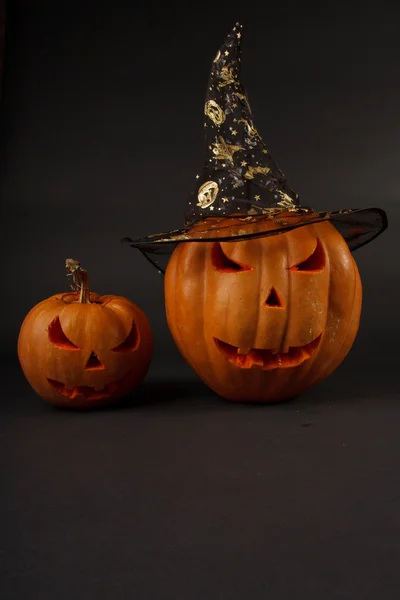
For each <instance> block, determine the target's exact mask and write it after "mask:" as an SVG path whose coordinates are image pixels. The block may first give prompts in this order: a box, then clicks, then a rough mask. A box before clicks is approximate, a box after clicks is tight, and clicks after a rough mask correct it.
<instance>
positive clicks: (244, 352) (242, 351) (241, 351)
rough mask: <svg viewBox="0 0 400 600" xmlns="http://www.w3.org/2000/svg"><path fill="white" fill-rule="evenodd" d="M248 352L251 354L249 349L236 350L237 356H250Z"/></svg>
mask: <svg viewBox="0 0 400 600" xmlns="http://www.w3.org/2000/svg"><path fill="white" fill-rule="evenodd" d="M250 352H251V348H238V349H237V353H238V354H250Z"/></svg>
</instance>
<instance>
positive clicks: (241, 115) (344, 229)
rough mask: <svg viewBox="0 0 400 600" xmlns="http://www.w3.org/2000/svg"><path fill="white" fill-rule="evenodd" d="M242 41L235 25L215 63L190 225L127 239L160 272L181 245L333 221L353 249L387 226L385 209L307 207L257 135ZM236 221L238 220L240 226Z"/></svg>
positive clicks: (187, 214) (186, 222) (263, 234)
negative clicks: (243, 70)
mask: <svg viewBox="0 0 400 600" xmlns="http://www.w3.org/2000/svg"><path fill="white" fill-rule="evenodd" d="M242 35H243V27H242V25H241V24H239V23H236V25H235V26H234V27H233V29H232V31H231V32H230V33H229V35H228V36H227V37H226V39H225V42H224V44H223V45H222V47H221V48H220V50H219V51H218V52H217V55H216V56H215V58H214V60H213V63H212V67H211V74H210V78H209V82H208V87H207V93H206V98H205V104H204V115H205V120H204V130H205V157H204V165H203V168H202V171H201V173H200V174H198V175H196V185H195V189H194V190H193V192H192V193H191V195H190V196H189V199H188V202H187V207H186V211H185V215H184V224H183V226H182V227H181V228H178V229H173V230H171V231H168V232H165V233H159V234H153V235H147V236H145V237H141V238H138V239H135V240H132V239H131V238H129V237H125V238H123V240H122V242H123V243H125V244H128V245H129V246H131V247H133V248H137V249H139V250H140V251H141V252H143V254H144V255H145V257H146V258H147V259H149V260H150V262H152V263H153V264H154V266H156V268H157V269H158V270H159V271H161V272H164V271H165V265H166V263H167V262H168V258H169V256H170V255H171V253H172V251H173V250H174V248H175V247H176V245H177V244H179V243H187V242H196V243H200V242H210V241H233V240H235V241H240V240H243V239H251V238H255V237H266V236H271V235H277V234H282V233H284V232H287V231H290V230H292V229H294V228H297V227H303V226H305V225H309V224H312V223H318V222H321V221H326V220H328V221H331V222H332V224H333V225H335V227H336V228H337V229H338V230H339V232H340V233H341V235H342V236H343V237H344V239H345V240H346V242H347V244H348V246H349V248H350V250H352V251H353V250H356V249H357V248H360V247H361V246H363V245H365V244H367V243H369V242H371V241H372V240H373V239H374V238H376V237H377V236H378V235H380V234H381V233H382V232H383V231H384V230H385V229H386V228H387V217H386V213H385V211H384V210H383V209H381V208H353V209H352V208H347V209H341V210H336V211H319V212H317V211H314V210H313V209H311V208H307V207H303V206H301V205H300V201H299V196H298V194H297V193H296V192H294V191H293V190H292V189H291V188H290V187H289V185H288V183H287V181H286V177H285V175H284V174H283V173H282V171H281V170H280V169H279V168H278V166H277V165H276V163H275V162H274V160H273V158H272V156H271V154H270V153H269V151H268V149H267V148H266V146H265V144H264V142H263V140H262V138H261V136H260V134H259V132H258V131H257V129H256V126H255V123H254V119H253V116H252V112H251V109H250V104H249V101H248V98H247V94H246V91H245V89H244V87H243V85H242V83H241V81H240V72H241V41H242ZM161 201H162V199H160V202H161ZM238 215H240V220H241V221H243V222H245V223H246V225H248V224H251V223H252V222H254V223H257V227H256V228H255V229H257V231H253V232H251V231H250V232H249V228H248V227H247V226H246V232H245V233H244V232H243V231H244V230H243V226H242V225H241V223H240V222H238V221H237V217H238ZM230 217H235V225H234V226H233V227H232V224H229V218H230ZM271 221H272V227H271ZM262 223H265V230H263V227H262ZM202 224H204V226H202ZM228 227H229V232H227V228H228ZM250 229H251V228H250Z"/></svg>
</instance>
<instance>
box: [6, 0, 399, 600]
mask: <svg viewBox="0 0 400 600" xmlns="http://www.w3.org/2000/svg"><path fill="white" fill-rule="evenodd" d="M393 5H394V3H393ZM399 17H400V10H399V9H398V8H393V6H392V5H391V3H388V2H380V3H376V2H374V3H372V2H366V3H365V2H364V3H358V2H335V3H333V2H331V3H327V2H325V3H321V4H320V6H318V5H317V6H314V3H302V2H294V1H293V2H290V1H287V2H279V3H272V2H265V1H264V2H259V3H254V4H250V3H246V2H245V3H243V5H241V6H239V5H238V6H237V7H236V6H234V5H233V4H232V3H229V2H218V3H216V2H214V3H211V2H202V3H200V2H187V3H183V2H182V4H179V3H177V2H169V3H168V4H167V3H164V4H162V5H160V6H158V5H155V4H154V3H151V2H145V3H139V4H137V6H136V7H134V6H133V4H132V6H130V5H129V3H125V2H124V3H123V2H122V1H120V0H114V1H113V2H112V3H110V2H93V1H86V2H84V1H82V0H80V1H79V2H78V1H77V0H74V1H69V2H50V1H45V0H37V1H36V2H28V1H25V2H22V1H21V2H12V3H11V2H10V3H9V5H8V13H7V27H6V47H5V60H4V77H3V85H2V99H1V105H0V106H1V114H0V119H1V120H0V128H1V129H0V135H1V146H0V152H1V182H0V183H1V189H0V195H1V224H2V235H1V244H2V251H3V273H2V279H3V292H2V294H1V302H2V306H1V314H2V319H1V351H2V355H3V361H2V362H3V378H4V382H5V383H4V388H3V390H4V400H3V402H2V404H1V431H0V434H1V437H0V443H1V454H0V460H1V473H2V492H1V503H2V504H1V527H2V531H3V534H1V536H0V539H1V540H2V541H1V543H0V552H1V567H2V570H1V579H0V589H2V592H1V594H0V596H1V598H2V600H11V599H12V600H14V599H15V600H22V599H24V600H25V599H26V600H36V599H38V600H48V599H49V600H50V599H51V600H54V599H57V600H64V599H66V600H70V599H71V600H72V599H73V600H78V599H79V600H80V599H81V598H82V599H86V598H89V597H93V598H94V597H96V598H105V599H108V598H110V599H111V598H112V599H113V600H118V599H120V598H121V599H124V600H125V599H126V598H137V599H140V600H148V599H151V600H153V599H155V600H166V599H169V598H171V599H174V600H178V599H183V600H197V599H199V600H203V599H204V600H205V599H207V600H217V599H218V600H220V599H221V600H225V599H226V600H230V599H232V598H235V599H236V598H238V599H242V600H247V598H249V599H251V600H253V599H254V600H258V599H264V598H267V597H268V598H273V599H274V600H281V599H286V598H296V599H302V598H308V599H310V598H312V599H314V598H315V599H318V600H320V599H321V598H323V599H324V600H331V599H332V600H333V599H338V598H345V599H348V600H350V599H355V598H357V599H360V600H361V599H362V600H369V599H371V600H372V599H373V600H376V598H383V599H385V600H386V599H392V598H393V599H394V598H398V595H399V584H400V574H399V564H400V541H399V540H400V513H399V501H400V485H399V475H398V473H399V466H400V465H399V462H400V461H399V450H400V443H399V435H398V428H399V418H400V408H399V385H398V380H397V378H396V369H398V364H399V352H398V343H397V339H398V335H399V333H400V331H399V330H400V326H399V317H398V314H399V308H398V305H399V303H398V300H397V296H398V283H397V276H398V247H399V242H398V234H397V231H398V226H399V221H400V203H399V199H398V194H399V191H398V177H399V158H400V146H399V140H400V116H399V115H400V111H399V106H400V42H399V34H398V30H399V26H398V23H399ZM236 20H240V21H241V22H242V23H243V25H244V41H243V74H242V79H243V82H244V84H245V86H246V88H247V91H248V95H249V99H250V103H251V105H252V109H253V114H254V116H255V120H256V124H257V128H258V130H259V131H260V133H261V135H262V136H263V138H264V140H265V142H266V143H267V146H268V147H269V149H270V151H271V153H272V155H273V156H274V158H275V160H276V161H277V163H278V164H279V166H280V167H281V168H282V169H283V171H284V172H285V174H286V175H287V176H288V180H289V184H290V185H291V187H293V188H294V189H295V190H296V191H297V192H299V193H300V198H301V201H302V203H303V204H305V205H308V206H312V207H313V208H316V209H337V208H349V207H357V206H358V207H361V206H381V207H382V208H384V209H385V210H386V211H387V213H388V218H389V229H388V230H387V231H386V232H385V233H384V234H383V235H382V236H381V237H379V238H378V239H377V240H376V241H374V242H372V243H371V244H370V245H368V246H366V247H365V248H362V249H360V250H359V251H357V252H356V253H355V254H354V256H355V258H356V260H357V263H358V266H359V269H360V273H361V277H362V279H363V284H364V308H363V315H362V320H361V327H360V332H359V335H358V338H357V340H356V342H355V344H354V346H353V349H352V351H351V352H350V354H349V355H348V357H347V358H346V360H345V362H344V363H343V365H342V366H341V367H340V368H339V369H338V370H337V371H336V372H335V373H334V374H333V375H332V376H331V377H330V378H329V379H328V380H327V381H326V382H324V383H323V384H321V385H320V386H318V388H315V389H314V390H311V391H310V392H309V393H307V394H305V395H304V396H303V397H302V398H298V399H295V400H293V401H292V402H289V403H285V404H283V405H280V406H274V407H268V406H266V407H252V406H244V405H232V404H230V403H227V402H225V401H223V400H222V399H220V398H218V397H217V396H216V395H215V394H213V393H212V392H211V391H210V390H208V389H207V388H206V387H205V386H204V385H203V384H202V383H201V382H200V381H199V380H198V379H197V377H196V376H195V375H194V374H193V373H192V372H191V370H190V369H189V367H188V366H187V365H185V364H184V362H183V359H181V357H180V356H179V354H178V353H177V351H176V349H175V346H174V344H173V342H172V339H171V337H170V336H169V333H168V329H167V326H166V322H165V313H164V305H163V280H162V277H161V276H160V275H158V274H157V271H156V270H155V269H153V268H152V267H151V266H150V265H149V264H148V263H147V262H146V261H145V259H144V258H143V257H142V256H141V254H140V253H139V252H137V251H134V250H132V249H129V248H127V247H124V246H122V245H120V243H119V240H120V238H122V237H123V236H125V235H128V236H130V237H139V236H141V235H147V234H150V233H157V232H160V231H166V230H168V229H170V228H175V227H178V226H180V225H181V224H182V222H183V211H184V207H185V203H186V200H187V197H188V195H189V193H190V192H191V191H192V186H193V183H194V175H195V174H196V172H197V171H198V170H199V168H200V167H201V165H202V159H203V157H202V150H203V100H204V94H205V87H206V83H207V78H208V75H209V69H210V66H211V61H212V59H213V58H214V56H215V53H216V51H217V50H218V48H219V46H220V45H221V44H222V42H223V39H224V37H225V35H226V34H227V33H228V32H229V30H230V29H231V27H232V26H233V25H234V23H235V21H236ZM67 257H72V258H75V259H78V260H80V261H81V263H82V265H83V266H84V267H85V268H86V269H87V270H88V271H89V275H90V278H91V282H92V287H93V289H94V290H95V291H97V292H99V293H115V294H120V295H123V296H127V297H129V298H131V299H132V300H133V301H135V302H136V303H137V304H138V305H139V306H140V307H141V308H142V309H144V310H145V312H146V313H147V315H148V317H149V319H150V322H151V325H152V328H153V332H154V337H155V352H154V359H153V363H152V366H151V369H150V371H149V374H148V377H147V378H146V381H145V382H144V384H143V385H142V387H141V389H140V390H139V391H138V392H137V394H136V395H135V397H134V398H133V399H132V401H131V402H128V403H127V404H125V405H124V406H122V407H121V408H120V409H117V410H106V411H98V412H94V413H90V414H87V413H85V414H81V413H79V414H76V413H65V412H61V411H57V410H55V409H53V408H51V407H48V406H47V405H45V404H44V403H42V401H41V400H40V399H39V398H38V397H37V396H36V395H35V394H34V392H33V391H32V390H31V389H30V387H29V385H28V384H27V382H26V381H25V379H24V378H23V376H22V374H21V371H20V370H19V367H18V363H17V360H16V342H17V336H18V331H19V327H20V325H21V323H22V320H23V318H24V317H25V315H26V313H27V312H28V311H29V309H30V308H31V307H32V306H33V305H35V304H36V303H37V302H39V301H40V300H42V299H44V298H46V297H47V296H49V295H51V294H54V293H56V292H59V291H63V290H67V289H68V287H67V286H68V282H67V280H66V278H65V275H64V261H65V258H67ZM150 393H152V394H153V393H154V394H153V395H155V397H156V400H155V401H151V402H150V400H149V396H150Z"/></svg>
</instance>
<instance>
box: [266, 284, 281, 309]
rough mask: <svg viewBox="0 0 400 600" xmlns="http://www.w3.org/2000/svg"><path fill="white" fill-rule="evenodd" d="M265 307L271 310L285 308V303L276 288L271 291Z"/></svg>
mask: <svg viewBox="0 0 400 600" xmlns="http://www.w3.org/2000/svg"><path fill="white" fill-rule="evenodd" d="M265 305H266V306H270V307H271V308H283V302H282V300H281V298H280V296H279V294H278V292H277V291H276V289H275V288H274V287H272V288H271V289H270V290H269V292H268V296H267V299H266V301H265Z"/></svg>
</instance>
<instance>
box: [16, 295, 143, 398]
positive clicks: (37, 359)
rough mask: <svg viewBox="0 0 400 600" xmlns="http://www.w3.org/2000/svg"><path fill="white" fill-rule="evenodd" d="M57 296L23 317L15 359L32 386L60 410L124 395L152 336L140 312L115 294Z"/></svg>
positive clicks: (138, 377) (135, 381) (139, 374)
mask: <svg viewBox="0 0 400 600" xmlns="http://www.w3.org/2000/svg"><path fill="white" fill-rule="evenodd" d="M89 297H90V303H80V302H79V301H78V298H79V294H78V293H75V292H73V293H64V294H57V295H54V296H51V297H50V298H47V299H46V300H43V301H42V302H39V304H37V305H36V306H34V307H33V308H32V309H31V310H30V312H29V313H28V314H27V316H26V317H25V319H24V321H23V323H22V326H21V329H20V332H19V337H18V357H19V361H20V364H21V367H22V370H23V372H24V375H25V377H26V378H27V380H28V382H29V383H30V385H31V386H32V388H33V389H34V390H35V391H36V392H37V394H39V396H41V397H42V398H43V399H44V400H46V401H47V402H49V403H51V404H53V405H55V406H58V407H66V408H92V407H96V406H101V405H108V404H112V403H114V402H116V401H117V400H119V399H120V398H122V397H124V396H125V395H127V394H128V393H129V392H131V391H132V390H133V389H134V388H135V387H137V386H138V385H139V383H141V381H142V380H143V379H144V377H145V375H146V373H147V371H148V368H149V366H150V362H151V358H152V352H153V338H152V332H151V328H150V324H149V321H148V319H147V317H146V315H145V314H144V312H143V311H142V310H141V309H139V308H138V307H137V306H136V305H135V304H134V303H133V302H131V301H130V300H128V299H127V298H124V297H121V296H113V295H108V296H99V295H98V294H95V293H90V296H89Z"/></svg>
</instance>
